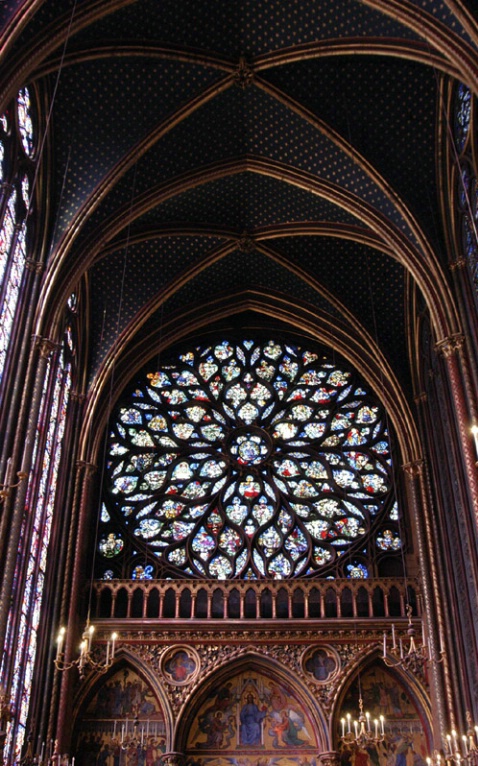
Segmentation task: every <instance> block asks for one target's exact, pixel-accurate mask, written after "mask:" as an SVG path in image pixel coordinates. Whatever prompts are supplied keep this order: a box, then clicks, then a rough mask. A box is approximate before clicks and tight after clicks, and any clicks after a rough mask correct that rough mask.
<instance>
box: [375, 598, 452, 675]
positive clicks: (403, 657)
mask: <svg viewBox="0 0 478 766" xmlns="http://www.w3.org/2000/svg"><path fill="white" fill-rule="evenodd" d="M406 614H407V617H408V626H407V637H408V638H406V639H405V640H404V638H402V637H401V636H400V637H399V639H398V643H397V637H396V632H395V625H393V624H392V647H391V652H390V650H389V649H388V646H387V634H386V632H384V634H383V654H382V660H383V661H384V663H385V665H386V666H387V667H388V668H396V667H399V666H400V667H403V668H405V669H406V670H411V671H413V672H416V671H417V670H418V669H419V668H420V667H421V666H422V665H423V663H424V662H432V663H438V662H443V656H444V653H445V652H444V649H443V641H442V638H441V634H440V651H439V656H438V657H437V656H436V655H434V654H432V652H431V650H430V647H429V646H428V645H427V640H426V634H425V623H424V622H423V620H422V640H421V645H417V640H416V638H415V636H416V631H415V628H414V626H413V623H412V607H411V605H410V604H407V607H406ZM407 642H408V643H407Z"/></svg>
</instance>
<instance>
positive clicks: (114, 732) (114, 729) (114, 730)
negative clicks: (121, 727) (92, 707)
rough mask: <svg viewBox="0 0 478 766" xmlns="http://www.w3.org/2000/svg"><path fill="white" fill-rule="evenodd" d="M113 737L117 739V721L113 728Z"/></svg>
mask: <svg viewBox="0 0 478 766" xmlns="http://www.w3.org/2000/svg"><path fill="white" fill-rule="evenodd" d="M113 737H116V721H115V725H114V728H113Z"/></svg>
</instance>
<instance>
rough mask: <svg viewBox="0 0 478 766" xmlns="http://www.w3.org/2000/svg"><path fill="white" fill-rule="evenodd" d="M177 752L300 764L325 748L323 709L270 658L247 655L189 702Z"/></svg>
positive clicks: (213, 759) (194, 757) (211, 760)
mask: <svg viewBox="0 0 478 766" xmlns="http://www.w3.org/2000/svg"><path fill="white" fill-rule="evenodd" d="M177 732H178V733H177V742H176V750H179V751H181V752H184V753H185V755H186V757H187V759H188V761H190V762H193V763H195V764H196V765H197V766H201V765H202V764H205V763H206V761H207V763H208V764H214V766H216V764H217V766H220V764H226V763H235V762H236V761H237V759H241V760H243V759H247V761H248V762H254V763H255V762H258V763H259V762H262V760H263V759H265V762H268V763H269V762H272V759H273V762H274V764H279V765H280V766H293V764H297V766H299V764H302V763H303V762H304V758H305V759H307V760H311V759H312V758H315V757H316V756H317V753H319V752H322V751H324V750H327V747H328V746H327V745H326V744H325V743H326V742H327V731H326V724H325V721H324V719H323V716H322V713H321V710H320V708H319V706H318V705H317V703H316V701H315V700H314V699H313V698H312V697H311V696H310V694H309V692H308V691H307V690H306V689H303V688H302V687H301V686H300V683H299V682H298V681H297V679H294V678H291V677H290V675H289V673H288V672H287V671H286V670H285V669H284V668H282V667H281V666H280V665H279V664H278V663H273V662H271V660H270V659H262V658H259V657H253V656H249V657H247V658H244V659H242V660H241V661H240V662H234V663H233V664H232V665H228V666H227V667H226V668H224V667H223V668H221V669H220V670H219V671H218V672H217V674H215V675H214V676H213V677H209V678H208V680H207V681H206V682H205V683H204V684H203V685H202V687H201V688H200V689H199V690H198V692H197V694H196V696H195V698H194V699H192V700H189V701H188V704H187V707H185V708H184V709H183V711H182V716H181V719H180V721H179V722H178V728H177Z"/></svg>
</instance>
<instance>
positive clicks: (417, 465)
mask: <svg viewBox="0 0 478 766" xmlns="http://www.w3.org/2000/svg"><path fill="white" fill-rule="evenodd" d="M424 462H425V461H424V460H423V459H422V458H419V459H418V460H413V461H412V462H411V463H404V465H402V469H403V471H405V473H406V474H407V476H409V477H410V478H411V479H414V478H415V477H416V476H421V475H422V474H423V466H424Z"/></svg>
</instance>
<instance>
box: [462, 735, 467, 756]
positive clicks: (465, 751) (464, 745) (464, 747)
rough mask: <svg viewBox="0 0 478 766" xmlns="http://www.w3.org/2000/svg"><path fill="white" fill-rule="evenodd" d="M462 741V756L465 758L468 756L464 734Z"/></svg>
mask: <svg viewBox="0 0 478 766" xmlns="http://www.w3.org/2000/svg"><path fill="white" fill-rule="evenodd" d="M462 740H463V755H464V756H465V758H466V756H467V755H468V746H467V742H466V734H463V736H462Z"/></svg>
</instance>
